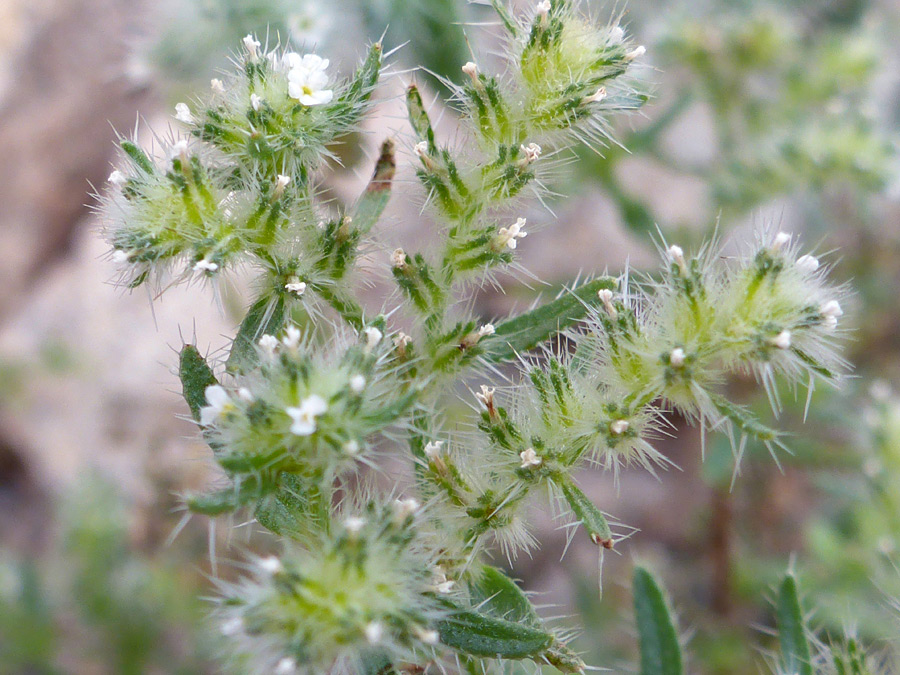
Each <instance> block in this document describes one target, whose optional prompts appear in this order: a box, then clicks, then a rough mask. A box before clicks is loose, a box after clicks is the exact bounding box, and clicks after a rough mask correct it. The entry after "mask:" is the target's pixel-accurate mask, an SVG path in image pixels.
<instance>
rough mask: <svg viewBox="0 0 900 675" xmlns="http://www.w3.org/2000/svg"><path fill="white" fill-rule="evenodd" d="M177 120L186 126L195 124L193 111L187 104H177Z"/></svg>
mask: <svg viewBox="0 0 900 675" xmlns="http://www.w3.org/2000/svg"><path fill="white" fill-rule="evenodd" d="M175 119H176V120H178V121H179V122H182V123H184V124H193V123H194V116H193V115H191V109H190V108H189V107H188V104H187V103H176V104H175Z"/></svg>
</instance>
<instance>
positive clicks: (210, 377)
mask: <svg viewBox="0 0 900 675" xmlns="http://www.w3.org/2000/svg"><path fill="white" fill-rule="evenodd" d="M178 376H179V377H180V378H181V391H182V394H183V395H184V400H185V401H187V404H188V407H189V408H190V409H191V416H192V417H193V418H194V420H195V421H197V422H199V421H200V408H202V407H203V406H205V405H206V388H207V387H211V386H213V385H215V384H218V381H217V380H216V376H215V375H214V374H213V371H212V368H210V367H209V365H207V363H206V359H204V358H203V356H202V355H201V354H200V352H199V351H198V350H197V347H196V346H195V345H184V347H182V348H181V354H180V355H179V357H178Z"/></svg>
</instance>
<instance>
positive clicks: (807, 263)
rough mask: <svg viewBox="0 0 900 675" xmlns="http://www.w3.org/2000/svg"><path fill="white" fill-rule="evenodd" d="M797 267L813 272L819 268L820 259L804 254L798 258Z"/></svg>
mask: <svg viewBox="0 0 900 675" xmlns="http://www.w3.org/2000/svg"><path fill="white" fill-rule="evenodd" d="M797 267H799V268H800V269H801V270H803V271H804V272H807V273H810V274H811V273H813V272H815V271H816V270H817V269H819V259H818V258H816V257H814V256H811V255H802V256H800V257H799V258H797Z"/></svg>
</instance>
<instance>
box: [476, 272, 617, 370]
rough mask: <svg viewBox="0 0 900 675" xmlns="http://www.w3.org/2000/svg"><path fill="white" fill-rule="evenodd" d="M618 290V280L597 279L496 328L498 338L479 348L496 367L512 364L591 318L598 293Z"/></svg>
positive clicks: (597, 301)
mask: <svg viewBox="0 0 900 675" xmlns="http://www.w3.org/2000/svg"><path fill="white" fill-rule="evenodd" d="M604 288H608V289H610V290H614V289H615V288H616V280H615V279H612V278H610V277H603V278H600V279H594V280H593V281H589V282H587V283H586V284H584V285H582V286H579V287H578V288H575V289H572V290H566V292H565V293H563V294H562V295H561V296H560V297H558V298H557V299H556V300H553V301H552V302H548V303H547V304H546V305H542V306H541V307H538V308H537V309H533V310H531V311H530V312H525V313H524V314H521V315H519V316H517V317H516V318H514V319H510V320H509V321H505V322H503V323H501V324H500V325H498V326H496V328H495V331H494V334H493V335H492V336H490V337H489V338H485V339H483V340H482V341H481V342H480V343H479V346H480V347H483V349H484V358H486V359H487V360H488V361H490V362H492V363H499V362H503V361H510V360H512V359H514V358H515V357H516V354H521V353H524V352H527V351H528V350H529V349H532V348H533V347H536V346H537V345H539V344H540V343H542V342H544V341H545V340H547V339H549V338H551V337H552V336H553V335H555V334H556V333H558V332H559V331H560V330H562V329H563V328H566V327H567V326H570V325H571V324H573V323H574V322H575V321H578V320H579V319H581V318H582V317H583V316H584V315H585V314H587V312H588V309H589V308H590V307H595V306H597V305H599V304H600V299H599V298H598V297H597V291H599V290H601V289H604Z"/></svg>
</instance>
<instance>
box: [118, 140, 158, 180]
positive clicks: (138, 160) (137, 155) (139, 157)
mask: <svg viewBox="0 0 900 675" xmlns="http://www.w3.org/2000/svg"><path fill="white" fill-rule="evenodd" d="M120 146H121V147H122V150H124V151H125V154H126V155H128V156H129V157H130V158H131V161H133V162H134V163H135V164H136V165H137V167H138V168H139V169H140V170H141V171H143V172H144V173H146V174H149V175H151V176H152V175H153V173H154V172H155V168H154V167H153V162H151V161H150V158H149V157H147V155H146V154H144V151H143V150H141V149H140V148H139V147H138V146H137V145H136V144H135V143H132V142H131V141H122V142H121V143H120Z"/></svg>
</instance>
